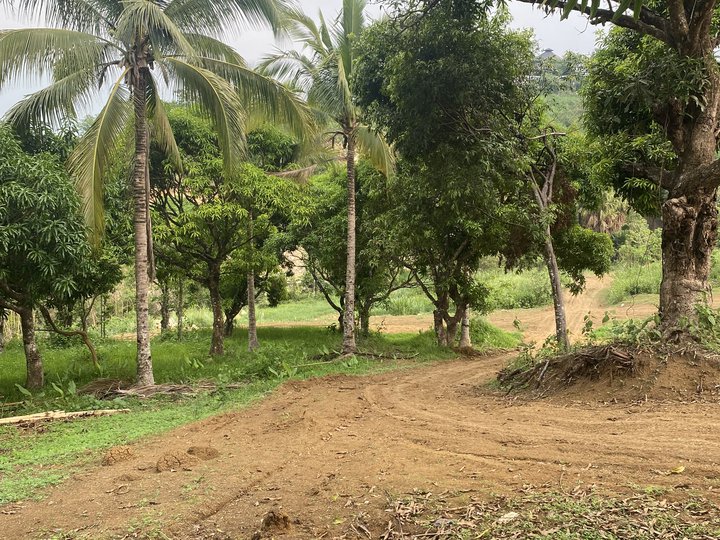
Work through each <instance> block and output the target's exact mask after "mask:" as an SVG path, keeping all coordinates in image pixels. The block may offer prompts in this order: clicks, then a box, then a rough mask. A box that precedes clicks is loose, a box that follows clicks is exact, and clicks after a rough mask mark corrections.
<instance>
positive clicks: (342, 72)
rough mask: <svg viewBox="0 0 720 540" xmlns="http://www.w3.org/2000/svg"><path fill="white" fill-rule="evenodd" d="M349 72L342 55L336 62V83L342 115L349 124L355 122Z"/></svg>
mask: <svg viewBox="0 0 720 540" xmlns="http://www.w3.org/2000/svg"><path fill="white" fill-rule="evenodd" d="M349 79H350V72H349V71H347V68H346V66H345V62H344V61H343V59H342V56H341V57H340V58H339V59H338V63H337V84H338V91H339V92H340V99H341V100H342V104H343V117H344V118H345V119H346V121H347V122H348V123H349V124H353V123H354V122H355V106H354V105H353V98H352V92H351V91H350V80H349Z"/></svg>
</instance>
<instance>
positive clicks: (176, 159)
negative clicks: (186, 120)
mask: <svg viewBox="0 0 720 540" xmlns="http://www.w3.org/2000/svg"><path fill="white" fill-rule="evenodd" d="M147 105H148V107H147V109H148V116H149V120H150V135H151V136H152V138H153V140H154V141H155V142H156V143H157V144H158V145H159V146H160V149H161V150H162V151H163V152H164V153H165V155H166V156H167V158H168V159H169V160H170V163H171V164H172V166H173V167H174V168H175V170H176V171H178V172H182V158H181V157H180V150H179V149H178V146H177V142H176V141H175V135H173V130H172V127H171V126H170V120H169V119H168V116H167V111H166V110H165V105H164V104H163V102H162V100H161V99H160V93H159V92H158V88H157V85H156V84H155V80H154V79H153V78H152V77H150V78H149V81H148V92H147Z"/></svg>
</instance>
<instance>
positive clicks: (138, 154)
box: [132, 66, 155, 386]
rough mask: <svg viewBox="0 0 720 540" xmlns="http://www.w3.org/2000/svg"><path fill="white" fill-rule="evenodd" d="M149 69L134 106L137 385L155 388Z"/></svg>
mask: <svg viewBox="0 0 720 540" xmlns="http://www.w3.org/2000/svg"><path fill="white" fill-rule="evenodd" d="M146 70H147V68H146V67H143V66H139V67H138V68H137V69H136V70H135V72H134V74H133V86H132V90H133V105H134V110H135V164H134V170H133V198H134V206H135V215H134V225H135V310H136V314H137V381H138V384H139V385H141V386H146V385H152V384H155V378H154V376H153V370H152V357H151V354H150V329H149V322H148V312H149V309H148V289H149V285H150V280H149V277H148V230H147V227H148V216H147V213H148V204H147V197H148V192H147V167H148V151H149V146H148V127H147V101H146V89H147V81H146V79H145V77H146V73H145V72H146Z"/></svg>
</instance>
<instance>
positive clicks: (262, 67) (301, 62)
mask: <svg viewBox="0 0 720 540" xmlns="http://www.w3.org/2000/svg"><path fill="white" fill-rule="evenodd" d="M315 70H316V66H315V63H314V62H313V61H312V59H310V58H308V57H307V56H305V55H303V54H302V53H300V52H298V51H295V50H291V51H285V52H283V51H278V52H276V53H275V54H272V55H268V56H266V57H265V58H263V59H262V60H261V61H260V63H259V64H258V66H257V71H258V72H259V73H261V74H262V75H267V76H268V77H272V78H273V79H276V80H278V81H280V82H283V83H285V84H286V85H288V86H290V87H291V88H297V89H299V90H300V91H301V92H304V93H305V94H307V93H308V92H309V91H310V87H311V86H312V83H313V74H314V73H315Z"/></svg>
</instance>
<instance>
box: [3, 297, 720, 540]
mask: <svg viewBox="0 0 720 540" xmlns="http://www.w3.org/2000/svg"><path fill="white" fill-rule="evenodd" d="M585 307H586V305H584V304H580V305H578V306H577V307H574V308H572V313H573V315H572V321H573V322H572V324H573V325H574V326H577V321H578V319H577V316H578V315H579V313H581V312H583V311H585ZM579 317H580V319H579V320H580V321H582V315H579ZM538 331H539V330H538ZM543 331H547V328H545V329H544V330H543ZM507 359H508V358H507V357H493V358H476V359H464V360H457V361H452V362H444V363H438V364H434V365H430V366H425V367H420V368H413V369H406V370H400V371H395V372H389V373H386V374H383V375H377V376H370V377H349V376H341V377H330V378H324V379H316V380H310V381H304V382H290V383H287V384H286V385H284V386H283V387H282V388H281V389H280V390H279V391H277V392H276V393H275V394H274V395H272V396H271V397H269V398H268V399H266V400H264V401H263V402H261V403H259V404H257V405H255V406H253V407H251V408H249V409H246V410H243V411H238V412H234V413H229V414H224V415H221V416H218V417H214V418H210V419H208V420H206V421H203V422H199V423H196V424H192V425H189V426H186V427H183V428H181V429H178V430H175V431H173V432H171V433H169V434H166V435H163V436H160V437H157V438H154V439H151V440H147V441H144V442H141V443H138V444H136V445H134V446H133V447H132V449H131V451H130V452H129V454H127V455H124V454H122V453H121V452H119V453H118V456H119V457H120V458H123V457H126V458H127V459H124V460H122V459H121V460H120V461H118V462H117V463H115V464H113V465H109V466H100V465H99V464H98V465H97V466H95V467H92V468H89V469H87V470H86V471H85V472H83V473H82V474H81V475H78V476H77V477H75V478H73V479H71V480H69V481H68V482H66V483H65V484H63V485H62V486H59V487H58V488H56V489H54V490H53V491H51V492H50V495H49V497H48V498H47V499H45V500H43V501H41V502H28V503H24V504H22V505H16V506H14V507H10V508H6V509H4V510H5V511H4V512H3V513H2V514H0V530H1V531H2V533H0V535H2V537H3V538H7V539H18V540H19V539H26V538H77V537H83V536H82V535H86V537H87V538H93V539H96V538H137V537H138V536H133V535H137V534H138V531H142V532H143V533H144V534H146V535H147V536H145V537H147V538H179V539H190V538H195V539H197V538H200V539H202V538H221V539H227V538H233V539H234V538H238V539H249V538H251V537H252V535H253V533H254V532H255V531H256V530H257V529H258V528H259V527H260V522H261V520H262V518H263V516H265V515H266V514H267V512H268V511H269V510H271V509H277V510H278V511H280V512H283V513H285V514H287V516H289V518H290V520H291V521H292V522H293V524H292V529H291V531H290V533H288V534H287V535H286V536H285V537H286V538H298V539H311V538H321V537H323V538H340V537H343V535H344V534H347V533H349V532H350V529H349V527H350V524H351V523H352V522H353V519H354V518H355V517H356V516H358V515H359V514H360V513H364V514H363V515H364V516H365V523H367V524H368V526H369V529H370V531H371V532H372V534H373V537H374V538H376V537H377V536H378V535H379V533H380V531H382V530H383V528H384V526H385V524H386V523H387V514H386V513H385V509H386V505H387V499H388V497H391V498H392V497H395V496H400V495H402V494H403V493H407V492H410V491H412V490H414V489H418V490H426V491H432V492H434V493H440V492H443V491H446V490H450V491H453V490H457V491H460V492H462V493H468V492H472V493H473V494H474V495H477V496H483V495H489V494H490V493H507V494H512V493H513V492H515V491H516V490H518V489H520V488H522V487H523V486H527V485H533V486H537V487H538V488H543V489H555V490H560V491H563V490H572V489H574V488H575V487H576V486H590V485H594V486H596V488H597V489H598V490H600V491H601V492H602V491H605V492H611V493H625V492H630V491H633V490H637V489H642V488H644V487H647V486H650V485H653V486H661V487H664V488H667V489H669V490H670V492H671V493H675V492H677V493H680V494H684V493H686V492H687V490H692V491H693V492H697V493H699V494H702V495H703V496H705V497H709V498H710V499H713V500H716V501H717V500H718V499H719V498H720V497H719V496H718V495H719V494H720V463H719V462H720V439H719V438H718V437H717V433H718V432H720V415H718V413H717V405H713V404H703V403H694V404H677V403H653V402H648V403H643V404H637V405H630V406H628V405H624V406H623V405H601V404H598V403H594V404H581V403H569V402H566V403H562V402H548V401H535V402H519V401H514V400H510V399H507V398H505V397H502V396H499V395H495V394H493V393H492V392H490V391H488V390H487V389H486V387H485V386H484V384H485V383H486V382H487V381H488V380H490V379H492V378H493V377H494V375H495V373H496V372H497V370H498V369H499V368H500V367H502V366H503V364H504V363H505V362H506V361H507ZM188 451H190V452H191V453H192V454H194V455H193V456H190V455H189V454H188ZM680 466H683V467H684V472H683V473H682V474H681V475H674V474H669V471H671V470H673V469H676V468H677V467H680ZM158 467H159V468H160V469H164V472H157V468H158ZM677 470H679V469H677ZM12 512H15V513H12ZM53 531H63V533H68V532H70V531H76V532H75V533H73V534H75V535H76V536H59V533H57V532H53ZM153 534H154V535H155V536H152V535H153ZM53 535H54V536H53ZM140 537H143V536H140ZM269 537H270V536H263V538H269ZM355 537H356V536H355V535H354V534H353V535H350V536H348V538H355Z"/></svg>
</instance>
